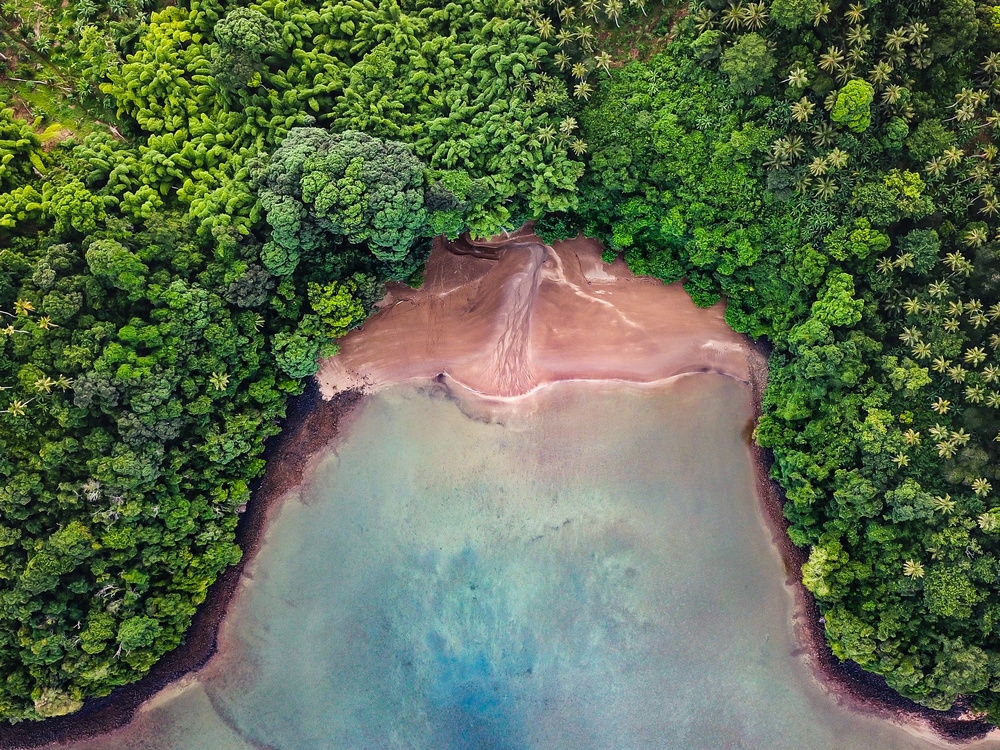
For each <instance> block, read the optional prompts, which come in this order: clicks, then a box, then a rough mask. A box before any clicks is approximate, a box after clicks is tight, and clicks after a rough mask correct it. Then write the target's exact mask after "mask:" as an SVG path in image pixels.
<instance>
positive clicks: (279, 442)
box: [0, 379, 365, 750]
mask: <svg viewBox="0 0 1000 750" xmlns="http://www.w3.org/2000/svg"><path fill="white" fill-rule="evenodd" d="M364 401H365V395H364V393H362V392H361V391H360V390H357V389H354V390H350V391H345V392H343V393H341V394H338V396H337V397H335V398H333V399H330V400H324V399H323V398H322V397H321V395H320V393H319V388H318V386H317V384H316V381H315V380H314V379H310V380H309V381H308V382H307V385H306V389H305V391H304V392H303V393H302V394H300V395H299V396H296V397H294V398H291V399H289V401H288V404H287V407H286V411H285V417H284V419H283V420H282V427H283V429H282V431H281V432H280V433H278V434H277V435H275V436H274V437H273V438H272V439H271V440H269V441H268V442H267V444H266V447H265V450H264V454H263V457H264V458H265V459H266V461H267V468H266V470H265V472H264V474H263V476H261V477H260V479H258V480H256V481H255V483H254V484H255V486H254V487H253V490H252V493H251V496H250V501H249V502H248V503H247V508H246V511H245V512H244V513H243V515H242V516H241V518H240V520H239V523H238V524H237V526H236V543H237V544H239V546H240V549H242V550H243V557H242V558H241V559H240V561H239V562H238V563H237V564H236V565H233V566H232V567H230V568H227V569H226V570H224V571H223V572H222V573H221V574H219V576H218V578H217V579H216V580H215V583H213V584H212V585H211V587H209V589H208V595H207V596H206V598H205V601H204V602H203V603H202V604H201V606H199V607H198V611H197V613H196V614H195V616H194V617H193V618H192V621H191V626H190V628H189V629H188V631H187V634H186V637H185V640H184V643H182V644H181V645H180V646H178V647H177V648H176V649H174V650H173V651H169V652H168V653H166V654H164V656H163V658H161V659H160V660H159V661H158V662H157V663H156V664H155V665H154V666H153V668H152V669H151V670H150V671H149V672H148V673H147V674H146V675H145V676H144V677H142V678H141V679H140V680H137V681H136V682H133V683H130V684H128V685H123V686H121V687H119V688H116V689H115V690H113V691H112V692H111V693H110V694H109V695H106V696H104V697H102V698H93V699H90V700H88V701H86V702H85V703H84V706H83V708H81V709H80V710H79V711H78V712H76V713H74V714H68V715H66V716H57V717H54V718H51V719H46V720H44V721H39V722H20V723H18V724H5V725H3V726H0V750H29V749H30V748H38V747H44V746H46V745H50V744H53V743H60V744H65V743H68V742H82V741H86V740H91V739H94V738H96V737H99V736H101V735H105V734H108V733H110V732H113V731H115V730H118V729H121V728H123V727H125V726H126V725H127V724H129V723H130V722H131V721H132V719H133V718H135V716H136V714H137V713H138V712H139V710H140V709H141V708H142V706H143V705H144V704H145V703H146V702H147V701H149V700H150V699H151V698H153V697H154V696H156V695H157V694H159V693H160V692H161V691H163V690H164V689H165V688H167V687H168V686H170V685H173V684H176V683H178V682H180V681H181V680H182V679H184V678H186V677H188V676H190V675H192V674H194V673H196V672H197V671H198V670H200V669H201V668H202V667H204V666H205V665H206V664H208V662H209V661H210V660H211V659H212V657H213V656H215V654H216V653H217V652H218V649H219V634H220V628H221V626H222V624H223V622H224V620H225V617H226V615H227V614H228V612H229V608H230V604H231V602H232V601H233V599H234V597H235V596H236V593H237V591H238V589H239V586H240V582H241V580H242V578H243V570H244V568H245V566H246V565H247V564H248V563H249V562H250V560H251V559H252V558H253V557H254V554H255V553H256V552H257V549H258V548H259V547H260V545H261V543H262V542H263V540H264V535H265V532H266V531H267V526H268V520H269V519H270V517H271V514H272V512H273V511H274V510H275V509H276V507H277V505H278V501H279V500H280V499H281V498H282V497H283V496H284V495H285V494H286V492H287V491H288V490H290V489H292V488H294V487H296V486H298V485H299V484H300V483H301V481H302V477H303V474H304V472H305V470H306V468H307V466H308V465H309V462H310V460H311V458H312V457H313V455H315V453H316V452H317V451H318V450H320V449H322V448H323V447H325V446H327V445H329V444H330V442H331V441H333V440H335V439H336V438H337V437H338V436H339V435H341V434H342V429H341V428H342V426H344V422H345V421H346V420H347V419H348V418H349V417H350V416H351V415H352V414H353V413H355V412H356V411H357V409H358V408H359V407H360V406H361V405H362V404H363V403H364Z"/></svg>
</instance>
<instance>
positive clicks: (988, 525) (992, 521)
mask: <svg viewBox="0 0 1000 750" xmlns="http://www.w3.org/2000/svg"><path fill="white" fill-rule="evenodd" d="M976 523H978V524H979V528H981V529H982V530H983V531H985V532H987V533H989V532H991V531H996V529H997V527H998V526H1000V519H998V518H997V517H996V516H995V515H993V514H992V513H980V514H979V518H977V519H976Z"/></svg>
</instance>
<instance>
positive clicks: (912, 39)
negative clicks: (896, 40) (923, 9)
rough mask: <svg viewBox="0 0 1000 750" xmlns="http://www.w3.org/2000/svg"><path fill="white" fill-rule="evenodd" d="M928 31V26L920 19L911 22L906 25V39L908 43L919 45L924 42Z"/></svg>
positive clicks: (928, 33)
mask: <svg viewBox="0 0 1000 750" xmlns="http://www.w3.org/2000/svg"><path fill="white" fill-rule="evenodd" d="M930 31H931V30H930V27H929V26H928V25H927V24H926V23H923V22H922V21H917V22H916V23H911V24H910V25H909V26H907V27H906V40H907V41H908V42H909V43H910V44H914V45H916V46H917V47H919V46H920V45H921V44H923V43H924V41H926V39H927V37H928V36H929V35H930Z"/></svg>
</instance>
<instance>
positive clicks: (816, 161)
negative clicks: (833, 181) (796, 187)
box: [809, 156, 830, 177]
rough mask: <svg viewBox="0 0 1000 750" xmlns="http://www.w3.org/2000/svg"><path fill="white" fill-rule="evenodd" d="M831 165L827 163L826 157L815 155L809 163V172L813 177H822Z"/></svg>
mask: <svg viewBox="0 0 1000 750" xmlns="http://www.w3.org/2000/svg"><path fill="white" fill-rule="evenodd" d="M829 168H830V167H829V166H828V165H827V163H826V159H824V158H823V157H822V156H815V157H813V160H812V161H811V162H810V163H809V174H811V175H812V176H813V177H822V176H823V175H825V174H826V173H827V171H828V170H829Z"/></svg>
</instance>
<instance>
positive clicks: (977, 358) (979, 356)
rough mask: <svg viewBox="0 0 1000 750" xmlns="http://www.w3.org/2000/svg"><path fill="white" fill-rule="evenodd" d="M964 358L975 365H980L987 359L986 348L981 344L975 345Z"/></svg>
mask: <svg viewBox="0 0 1000 750" xmlns="http://www.w3.org/2000/svg"><path fill="white" fill-rule="evenodd" d="M963 359H965V361H966V362H967V363H969V364H970V365H972V366H973V367H979V365H980V364H982V362H983V360H984V359H986V350H984V349H983V348H982V347H981V346H974V347H972V348H971V349H969V350H967V351H966V352H965V357H963Z"/></svg>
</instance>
